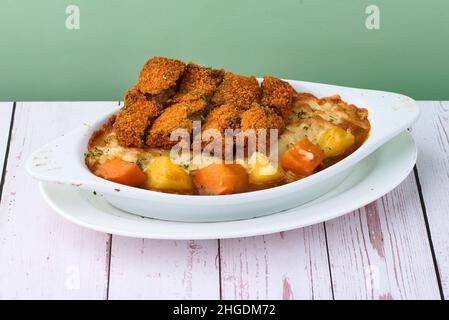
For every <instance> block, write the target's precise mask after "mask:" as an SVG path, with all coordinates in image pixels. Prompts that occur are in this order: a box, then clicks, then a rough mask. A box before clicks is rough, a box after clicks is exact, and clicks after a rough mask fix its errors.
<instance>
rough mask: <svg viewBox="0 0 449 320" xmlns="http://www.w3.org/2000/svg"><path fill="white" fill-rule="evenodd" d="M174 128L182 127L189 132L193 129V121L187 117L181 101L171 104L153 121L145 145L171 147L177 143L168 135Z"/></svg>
mask: <svg viewBox="0 0 449 320" xmlns="http://www.w3.org/2000/svg"><path fill="white" fill-rule="evenodd" d="M176 129H184V130H186V131H187V133H189V134H191V133H192V130H193V122H192V120H190V119H189V117H188V113H187V109H186V108H185V106H184V103H183V102H180V103H176V104H173V105H171V106H170V107H168V108H167V109H165V111H164V112H163V113H162V114H161V115H160V116H159V117H158V118H157V119H156V120H155V121H154V123H153V126H152V127H151V129H150V131H149V133H148V137H147V141H146V144H147V146H149V147H153V148H164V149H169V148H171V147H172V146H174V145H175V144H177V143H178V141H172V140H170V135H171V134H172V132H173V131H175V130H176Z"/></svg>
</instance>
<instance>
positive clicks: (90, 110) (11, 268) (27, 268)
mask: <svg viewBox="0 0 449 320" xmlns="http://www.w3.org/2000/svg"><path fill="white" fill-rule="evenodd" d="M114 105H115V106H117V103H116V102H115V103H111V102H95V103H85V102H83V103H57V102H42V103H17V105H16V113H15V121H14V125H13V131H12V139H11V145H10V153H9V158H8V168H7V170H8V172H7V175H6V178H5V185H4V190H3V199H2V202H1V205H0V298H3V299H4V298H12V299H16V298H21V299H30V298H33V299H41V298H42V299H44V298H45V299H47V298H48V299H53V298H57V299H78V298H86V299H102V298H105V297H106V294H107V275H108V264H107V262H108V259H109V250H108V249H109V244H108V241H109V235H107V234H102V233H97V232H94V231H90V230H88V229H84V228H81V227H78V226H76V225H74V224H72V223H69V222H67V221H65V220H64V219H63V218H61V217H59V216H58V215H57V214H56V213H55V212H54V211H53V210H52V209H50V208H49V207H48V206H47V204H45V203H44V200H43V198H42V196H41V195H40V193H39V190H38V184H37V182H36V181H33V180H32V179H31V178H30V177H29V176H28V174H27V173H26V172H25V169H24V165H25V161H26V159H27V157H28V156H29V155H30V153H31V152H32V151H34V150H35V149H37V148H38V147H40V146H41V145H43V144H45V143H47V142H49V141H50V140H51V139H53V138H56V137H57V136H59V135H60V134H63V133H66V132H67V131H68V130H70V129H72V128H75V127H76V126H78V125H81V124H83V123H85V122H88V121H90V120H93V119H95V117H97V116H98V115H99V114H102V113H104V112H106V111H107V110H111V108H112V107H113V106H114Z"/></svg>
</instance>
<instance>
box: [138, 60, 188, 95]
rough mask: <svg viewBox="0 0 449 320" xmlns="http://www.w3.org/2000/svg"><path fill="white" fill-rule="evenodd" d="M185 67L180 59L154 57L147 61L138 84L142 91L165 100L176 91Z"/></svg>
mask: <svg viewBox="0 0 449 320" xmlns="http://www.w3.org/2000/svg"><path fill="white" fill-rule="evenodd" d="M185 67H186V66H185V64H184V62H182V61H179V60H175V59H169V58H164V57H153V58H151V59H149V60H148V61H147V62H145V64H144V66H143V68H142V70H141V71H140V75H139V79H138V81H137V85H136V86H137V88H138V89H139V90H140V91H141V92H143V93H145V94H150V95H156V96H158V98H159V100H160V101H161V102H165V100H167V99H168V98H169V97H171V96H172V95H173V94H174V92H175V91H176V87H177V84H178V83H179V79H180V78H181V76H182V75H183V74H184V71H185Z"/></svg>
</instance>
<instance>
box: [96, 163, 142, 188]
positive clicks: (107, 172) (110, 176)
mask: <svg viewBox="0 0 449 320" xmlns="http://www.w3.org/2000/svg"><path fill="white" fill-rule="evenodd" d="M95 174H96V175H97V176H99V177H102V178H104V179H106V180H110V181H114V182H117V183H121V184H126V185H127V186H131V187H140V186H141V185H143V184H144V183H145V181H147V176H146V175H145V174H144V173H143V172H142V170H141V169H140V168H139V166H138V165H137V164H135V163H133V162H127V161H125V160H122V159H120V158H112V159H110V160H107V161H106V162H105V163H103V164H102V165H100V166H99V167H98V169H97V170H96V171H95Z"/></svg>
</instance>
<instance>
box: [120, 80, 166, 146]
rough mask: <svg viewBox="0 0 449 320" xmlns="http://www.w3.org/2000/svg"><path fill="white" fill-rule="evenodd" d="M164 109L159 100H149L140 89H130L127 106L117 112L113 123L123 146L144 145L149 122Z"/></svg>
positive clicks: (127, 93)
mask: <svg viewBox="0 0 449 320" xmlns="http://www.w3.org/2000/svg"><path fill="white" fill-rule="evenodd" d="M162 109H163V107H162V105H161V104H160V103H159V102H157V101H155V100H148V99H147V98H146V96H145V95H144V94H143V93H141V92H140V91H139V90H138V89H136V88H132V89H130V90H128V91H127V92H126V93H125V106H124V107H123V109H122V110H121V111H120V112H119V113H118V114H117V117H116V119H115V122H114V125H113V129H114V131H115V133H116V135H117V140H118V142H119V144H120V145H121V146H123V147H142V146H143V145H144V144H145V141H144V137H145V133H146V130H147V127H148V125H149V122H150V121H152V120H153V119H155V118H156V117H157V116H158V115H159V113H160V111H161V110H162Z"/></svg>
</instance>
